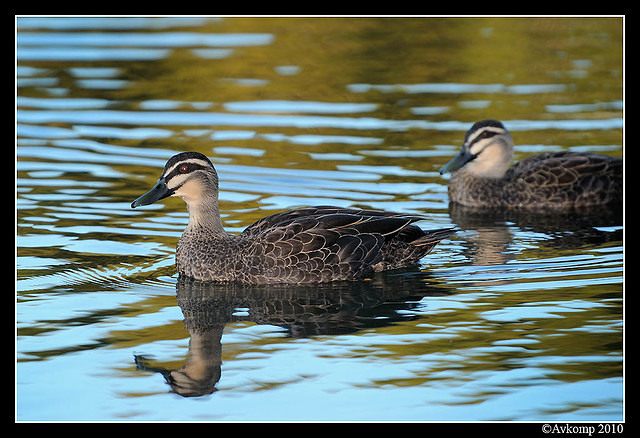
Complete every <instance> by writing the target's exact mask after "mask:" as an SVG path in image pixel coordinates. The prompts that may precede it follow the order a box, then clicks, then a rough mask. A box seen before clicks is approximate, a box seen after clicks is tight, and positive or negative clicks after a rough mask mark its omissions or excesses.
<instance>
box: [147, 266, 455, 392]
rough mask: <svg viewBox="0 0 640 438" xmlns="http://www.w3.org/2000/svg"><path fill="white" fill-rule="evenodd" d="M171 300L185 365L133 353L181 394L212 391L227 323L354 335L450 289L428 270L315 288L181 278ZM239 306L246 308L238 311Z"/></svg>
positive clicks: (301, 333)
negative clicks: (184, 343) (182, 330)
mask: <svg viewBox="0 0 640 438" xmlns="http://www.w3.org/2000/svg"><path fill="white" fill-rule="evenodd" d="M176 289H177V301H178V305H179V306H180V309H181V310H182V314H183V316H184V324H185V327H186V329H187V330H188V331H189V334H190V340H189V354H188V359H187V362H186V363H185V364H184V366H182V367H180V368H178V369H167V368H162V367H159V366H153V365H152V362H153V361H152V360H150V359H149V358H147V357H145V356H143V355H136V356H135V363H136V366H137V368H138V369H139V370H145V371H152V372H158V373H160V374H162V376H163V377H164V378H165V380H166V382H167V384H169V386H170V387H171V391H172V392H174V393H176V394H179V395H181V396H183V397H198V396H203V395H207V394H212V393H213V392H214V391H215V390H216V389H215V386H216V384H217V383H218V381H219V380H220V377H221V365H222V343H221V339H222V332H223V330H224V327H225V325H226V324H227V323H229V322H238V321H251V322H254V323H257V324H268V325H273V326H277V327H283V328H286V329H287V333H288V336H290V337H296V338H304V337H309V336H315V335H340V334H350V333H355V332H357V331H359V330H364V329H367V328H373V327H381V326H387V325H391V324H393V323H394V322H398V321H407V320H410V319H414V318H416V317H417V316H415V315H412V314H404V313H402V312H398V310H410V309H412V308H415V307H416V306H418V302H419V301H420V300H421V299H422V298H423V297H425V296H440V295H447V294H450V293H451V292H449V291H448V290H447V289H446V288H444V287H441V286H438V285H437V280H435V279H432V278H430V276H429V275H428V274H426V273H422V272H417V271H411V272H398V273H394V274H379V275H378V276H375V277H374V278H373V279H372V280H371V281H365V282H355V283H354V282H336V283H328V284H318V285H305V286H293V285H278V286H261V285H256V286H250V287H248V286H241V285H236V284H215V283H206V282H200V281H197V280H193V279H189V278H179V279H178V283H177V285H176ZM238 308H246V309H249V310H248V312H242V313H239V312H238V311H237V309H238Z"/></svg>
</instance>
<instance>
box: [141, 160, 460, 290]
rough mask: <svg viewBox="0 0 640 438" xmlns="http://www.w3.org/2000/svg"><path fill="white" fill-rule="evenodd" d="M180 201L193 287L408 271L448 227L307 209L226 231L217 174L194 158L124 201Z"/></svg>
mask: <svg viewBox="0 0 640 438" xmlns="http://www.w3.org/2000/svg"><path fill="white" fill-rule="evenodd" d="M169 196H178V197H180V198H182V199H183V200H184V201H185V202H186V204H187V209H188V211H189V223H188V225H187V227H186V229H185V230H184V233H183V234H182V237H181V238H180V240H179V241H178V245H177V247H176V268H177V270H178V273H179V274H180V275H181V276H184V277H189V278H193V279H196V280H201V281H215V282H239V283H249V284H269V283H320V282H327V281H335V280H358V279H362V278H364V277H366V276H367V275H370V274H371V273H373V272H379V271H383V270H388V269H396V268H402V267H407V266H411V265H415V264H417V263H418V261H419V260H420V259H421V258H422V257H424V256H425V255H426V254H428V253H429V252H430V251H431V250H432V249H433V248H434V247H435V246H436V244H438V242H440V241H441V240H443V239H446V238H448V237H450V236H451V235H452V234H453V233H454V230H453V229H449V228H447V229H437V230H430V231H426V230H422V229H421V228H420V227H418V226H417V225H414V223H415V222H417V221H421V220H424V219H425V218H424V217H422V216H417V215H404V214H400V213H392V212H386V211H378V210H360V209H345V208H338V207H325V206H321V207H310V208H302V209H297V210H290V211H285V212H281V213H277V214H274V215H271V216H268V217H265V218H263V219H261V220H259V221H258V222H256V223H254V224H253V225H250V226H249V227H247V228H246V229H245V230H244V231H243V232H242V233H241V234H238V235H234V234H229V233H227V232H226V231H225V230H224V228H223V226H222V220H221V218H220V212H219V208H218V174H217V173H216V170H215V168H214V167H213V164H211V161H210V160H209V159H208V158H207V157H206V156H205V155H203V154H201V153H198V152H183V153H179V154H177V155H174V156H173V157H171V158H170V159H169V161H168V162H167V163H166V165H165V166H164V170H163V171H162V175H161V176H160V179H159V180H158V183H157V184H156V185H155V186H154V187H153V188H152V189H151V190H150V191H149V192H147V193H145V194H144V195H142V196H140V197H139V198H138V199H136V200H135V201H133V202H132V204H131V207H132V208H135V207H139V206H142V205H148V204H152V203H154V202H156V201H159V200H161V199H164V198H166V197H169Z"/></svg>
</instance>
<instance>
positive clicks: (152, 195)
mask: <svg viewBox="0 0 640 438" xmlns="http://www.w3.org/2000/svg"><path fill="white" fill-rule="evenodd" d="M171 195H173V191H172V190H169V188H168V187H167V183H166V182H165V180H164V178H160V179H159V180H158V183H157V184H156V185H155V186H153V188H152V189H151V190H149V191H148V192H147V193H145V194H144V195H142V196H140V197H139V198H138V199H136V200H135V201H133V202H132V203H131V208H136V207H140V206H142V205H149V204H153V203H154V202H156V201H159V200H161V199H164V198H166V197H168V196H171Z"/></svg>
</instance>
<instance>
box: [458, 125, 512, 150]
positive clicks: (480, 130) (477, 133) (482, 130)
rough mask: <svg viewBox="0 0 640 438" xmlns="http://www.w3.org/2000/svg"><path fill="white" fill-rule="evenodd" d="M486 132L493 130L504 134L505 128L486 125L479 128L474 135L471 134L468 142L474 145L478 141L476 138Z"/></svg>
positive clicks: (495, 132)
mask: <svg viewBox="0 0 640 438" xmlns="http://www.w3.org/2000/svg"><path fill="white" fill-rule="evenodd" d="M484 132H493V133H494V134H498V135H499V134H504V129H501V128H498V127H494V126H486V127H484V128H482V129H479V130H477V131H476V132H474V133H473V134H472V135H470V136H469V138H468V139H467V144H468V145H472V144H473V143H474V142H475V141H476V139H477V138H478V137H479V136H481V135H482V134H483V133H484Z"/></svg>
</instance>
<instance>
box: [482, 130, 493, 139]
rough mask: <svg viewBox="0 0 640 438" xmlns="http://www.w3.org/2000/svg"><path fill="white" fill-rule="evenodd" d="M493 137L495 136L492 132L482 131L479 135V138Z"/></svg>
mask: <svg viewBox="0 0 640 438" xmlns="http://www.w3.org/2000/svg"><path fill="white" fill-rule="evenodd" d="M494 135H496V133H495V132H493V131H482V133H481V134H480V138H489V137H493V136H494Z"/></svg>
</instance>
